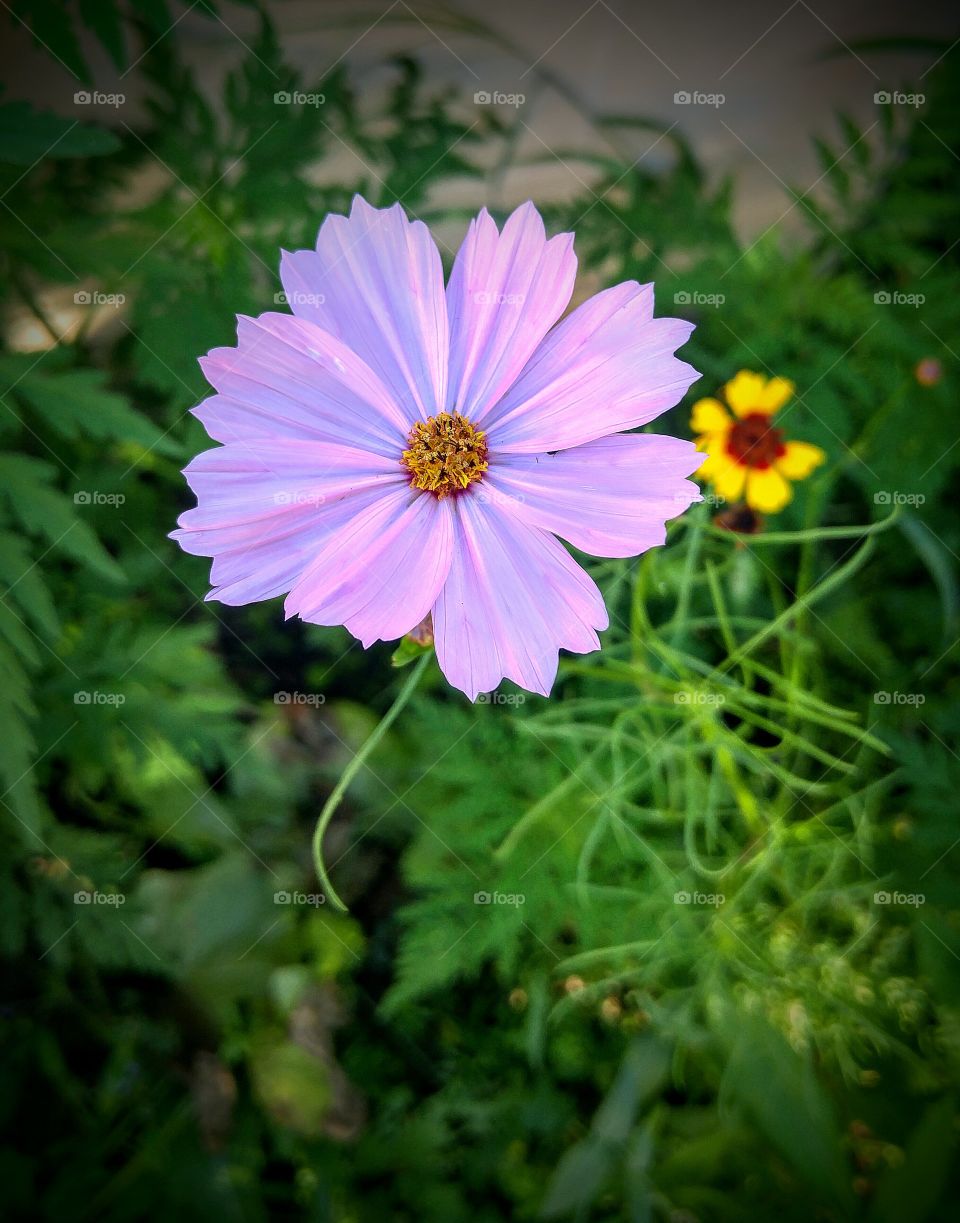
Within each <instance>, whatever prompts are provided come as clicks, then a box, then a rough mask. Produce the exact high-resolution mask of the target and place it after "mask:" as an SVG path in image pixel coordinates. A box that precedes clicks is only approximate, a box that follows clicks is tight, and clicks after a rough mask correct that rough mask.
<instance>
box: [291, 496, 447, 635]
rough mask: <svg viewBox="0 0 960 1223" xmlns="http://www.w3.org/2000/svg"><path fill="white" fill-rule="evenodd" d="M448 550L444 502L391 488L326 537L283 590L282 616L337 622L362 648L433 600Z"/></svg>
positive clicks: (404, 629) (409, 621)
mask: <svg viewBox="0 0 960 1223" xmlns="http://www.w3.org/2000/svg"><path fill="white" fill-rule="evenodd" d="M452 550H453V513H452V508H451V502H450V501H449V500H444V501H440V500H438V499H437V498H436V497H434V496H433V495H432V494H431V493H419V492H417V491H416V490H415V489H412V488H410V487H409V485H405V486H404V487H402V488H398V489H391V490H390V491H388V492H385V493H384V494H383V495H382V496H380V497H379V498H378V499H377V500H376V501H375V502H373V503H372V504H370V505H368V506H367V507H365V508H364V509H363V510H361V511H360V513H358V514H357V515H356V516H355V517H353V518H351V519H350V520H349V521H348V522H346V523H345V524H343V525H342V527H341V528H340V530H338V531H337V533H336V534H335V535H331V536H330V537H329V539H328V540H327V542H326V543H325V544H324V546H323V547H322V548H321V550H320V552H319V554H318V556H317V557H316V558H315V560H314V561H313V563H312V564H311V565H310V566H309V568H308V569H307V570H306V572H305V573H304V574H303V576H302V577H301V579H300V580H299V581H298V582H297V584H296V585H295V586H294V587H293V589H292V590H291V591H290V594H289V595H288V596H287V601H286V612H287V616H288V617H289V616H294V615H299V616H300V617H302V619H304V620H308V621H310V623H312V624H344V625H346V627H347V628H348V629H349V630H350V632H351V633H353V635H354V636H355V637H358V638H359V639H360V641H361V642H362V643H363V645H364V647H368V646H370V645H372V644H373V642H374V641H377V640H383V641H395V640H396V639H397V638H398V637H402V636H403V634H404V633H408V632H409V631H410V629H412V628H414V627H415V626H416V625H417V624H419V623H420V621H421V620H422V619H423V618H424V616H426V614H427V612H428V611H429V610H430V608H431V607H432V606H433V603H434V601H435V600H436V598H437V595H438V593H439V591H440V588H441V586H442V585H443V582H444V580H445V578H446V576H447V573H448V571H449V569H450V558H451V554H452Z"/></svg>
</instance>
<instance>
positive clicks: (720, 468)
mask: <svg viewBox="0 0 960 1223" xmlns="http://www.w3.org/2000/svg"><path fill="white" fill-rule="evenodd" d="M713 462H714V463H715V469H714V471H713V472H712V473H711V476H710V483H711V484H712V485H713V488H714V491H715V492H716V494H717V496H719V497H723V498H724V499H725V500H727V501H737V500H739V498H740V496H741V495H742V493H743V484H744V480H745V479H746V476H747V469H746V467H744V466H743V464H742V463H738V462H736V460H734V459H730V458H727V456H726V455H718V456H717V457H716V458H715V459H714V460H713Z"/></svg>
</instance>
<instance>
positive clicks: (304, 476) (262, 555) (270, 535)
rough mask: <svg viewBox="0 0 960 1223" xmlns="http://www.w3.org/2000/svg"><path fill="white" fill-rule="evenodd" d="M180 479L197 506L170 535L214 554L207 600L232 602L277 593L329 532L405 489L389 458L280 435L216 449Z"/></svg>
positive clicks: (186, 545) (202, 553)
mask: <svg viewBox="0 0 960 1223" xmlns="http://www.w3.org/2000/svg"><path fill="white" fill-rule="evenodd" d="M184 474H185V475H186V477H187V479H188V481H189V483H190V486H191V488H192V489H193V491H194V492H195V493H196V494H197V498H198V501H199V504H198V506H197V507H196V508H195V509H192V510H187V511H186V512H185V513H184V514H182V515H181V516H180V520H179V522H180V529H179V530H177V531H174V532H172V538H174V539H176V540H177V542H178V543H179V544H180V546H181V547H182V548H183V549H184V551H185V552H190V553H192V554H194V555H196V556H213V557H215V558H216V559H215V560H214V563H213V569H212V572H211V581H212V583H213V585H214V586H215V587H217V589H214V590H213V591H211V593H210V595H208V598H213V599H216V600H218V601H220V602H223V603H230V604H235V605H236V604H242V603H248V602H252V601H253V600H255V599H269V598H273V597H274V596H275V595H278V594H284V593H286V591H288V590H289V589H290V588H291V587H292V586H293V584H294V583H295V582H296V581H297V580H298V579H299V577H300V576H301V574H302V573H303V571H304V569H305V568H306V567H307V565H308V564H309V563H310V562H311V561H312V560H313V558H314V557H315V556H316V554H317V552H318V551H319V550H320V546H321V544H322V542H323V541H324V540H325V539H326V538H327V536H328V535H329V534H330V533H331V532H332V531H335V530H337V529H339V528H340V527H341V526H343V524H344V523H345V522H347V521H349V520H350V519H351V518H353V517H355V516H356V515H357V514H358V513H359V512H360V510H361V509H363V508H364V507H365V506H366V505H367V504H368V503H369V502H370V501H371V500H376V499H378V498H379V497H380V496H381V495H382V494H381V490H382V489H386V488H389V487H391V486H395V487H397V488H401V489H404V488H406V486H407V479H406V473H405V472H404V471H403V469H402V468H401V467H400V465H399V464H398V463H397V462H396V460H395V459H386V458H382V457H380V456H378V455H372V454H365V453H364V452H362V451H359V450H354V449H351V448H348V447H344V446H336V445H329V444H327V443H320V442H315V441H309V442H307V441H300V440H297V441H291V440H290V439H287V438H279V439H276V440H274V439H265V438H258V439H257V441H256V443H255V444H254V443H243V442H235V443H232V444H231V445H227V446H218V447H217V448H215V449H214V450H207V451H205V452H204V453H203V454H200V455H198V456H197V457H196V458H195V459H194V460H193V461H192V462H191V463H190V465H189V466H188V467H187V468H186V470H185V472H184Z"/></svg>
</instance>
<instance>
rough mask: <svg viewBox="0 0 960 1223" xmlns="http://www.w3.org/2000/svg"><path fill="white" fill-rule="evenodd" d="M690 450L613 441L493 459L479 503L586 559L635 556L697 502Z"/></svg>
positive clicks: (622, 438) (650, 439)
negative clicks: (491, 501) (490, 499)
mask: <svg viewBox="0 0 960 1223" xmlns="http://www.w3.org/2000/svg"><path fill="white" fill-rule="evenodd" d="M702 462H703V455H702V454H701V453H700V452H699V451H698V450H697V448H696V447H695V446H694V445H693V443H692V442H685V441H681V440H680V439H679V438H675V437H659V436H656V435H653V434H644V433H621V434H615V435H613V436H612V437H604V438H600V439H598V440H597V441H595V442H587V443H586V444H585V445H583V446H575V447H573V448H572V449H570V450H561V451H559V452H558V453H556V454H537V455H528V454H515V455H512V454H505V455H503V454H496V453H493V454H491V456H490V470H489V471H488V472H487V474H486V475H485V476H484V478H483V482H482V484H481V485H480V486H479V488H480V490H481V491H480V494H479V495H480V496H483V495H484V494H485V495H487V496H490V495H491V494H493V495H495V496H497V497H498V504H499V505H501V506H502V507H503V509H504V511H505V512H509V513H512V514H514V515H516V517H517V518H519V519H520V520H521V521H523V522H526V523H528V524H529V525H530V526H533V527H542V528H543V529H544V530H546V531H553V532H554V533H555V534H557V535H561V536H562V537H563V538H564V539H566V540H569V542H570V543H571V544H573V545H574V547H576V548H580V549H581V551H583V552H589V553H591V554H592V555H594V556H636V555H637V554H638V553H640V552H645V551H646V550H647V548H653V547H656V546H657V545H659V544H662V543H664V542H665V540H666V528H665V526H664V523H665V522H666V520H667V519H669V518H676V517H677V515H678V514H682V513H683V512H684V510H685V509H687V507H688V506H689V505H690V503H691V502H693V501H697V500H699V493H700V490H699V489H698V487H697V485H696V484H694V483H693V481H692V480H685V479H684V478H683V477H684V476H688V475H690V474H691V473H692V472H694V471H696V469H697V468H698V467H699V466H700V464H701V463H702Z"/></svg>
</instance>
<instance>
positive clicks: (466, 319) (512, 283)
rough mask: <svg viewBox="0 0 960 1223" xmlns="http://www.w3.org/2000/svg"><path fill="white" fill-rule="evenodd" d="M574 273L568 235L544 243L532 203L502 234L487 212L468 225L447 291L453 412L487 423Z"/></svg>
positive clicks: (560, 308)
mask: <svg viewBox="0 0 960 1223" xmlns="http://www.w3.org/2000/svg"><path fill="white" fill-rule="evenodd" d="M576 273H577V258H576V255H574V253H573V235H572V234H561V235H560V236H559V237H556V238H551V239H550V240H549V241H547V239H546V235H545V233H544V228H543V221H542V220H541V218H540V214H539V213H538V212H537V210H536V208H534V206H533V204H530V203H527V204H523V205H522V206H521V207H520V208H518V209H517V210H516V211H515V212H514V213H512V215H511V216H510V217H509V218H508V220H507V222H506V224H505V225H504V227H503V233H502V234H501V233H500V232H499V231H498V230H497V226H496V223H495V222H494V221H493V219H492V218H491V216H490V214H489V213H488V212H487V210H486V209H483V211H482V212H481V213H480V215H479V216H478V217H477V218H476V220H474V221H471V222H470V229H469V230H468V232H467V236H466V238H465V239H464V241H463V245H462V246H461V247H460V250H459V251H458V252H457V258H456V260H455V262H454V265H453V271H452V272H451V274H450V284H449V285H448V287H447V306H448V310H449V314H450V386H449V395H448V404H449V407H450V410H451V411H452V410H453V409H454V408H456V409H457V410H458V411H460V412H462V413H463V414H464V415H465V416H467V417H469V418H470V420H472V421H475V422H482V421H483V420H484V418H485V417H486V415H487V413H488V412H489V410H490V409H491V407H492V406H493V405H494V404H495V403H496V402H497V400H498V399H499V398H500V397H501V396H502V395H503V394H504V393H505V392H506V391H507V389H508V388H509V387H510V385H511V384H512V383H513V382H514V381H515V379H516V378H517V376H518V375H519V374H520V371H521V370H522V369H523V367H524V365H525V364H526V363H527V361H528V360H529V358H530V356H531V355H532V354H533V352H534V351H535V350H536V347H537V345H538V344H539V343H540V341H541V340H542V339H543V337H544V336H545V335H546V334H547V331H548V330H549V329H550V328H551V327H552V326H553V324H554V323H555V322H556V321H557V319H558V318H559V317H560V315H561V314H563V312H564V310H565V309H566V307H567V303H568V302H569V300H570V294H571V293H572V292H573V282H574V279H575V277H576Z"/></svg>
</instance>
